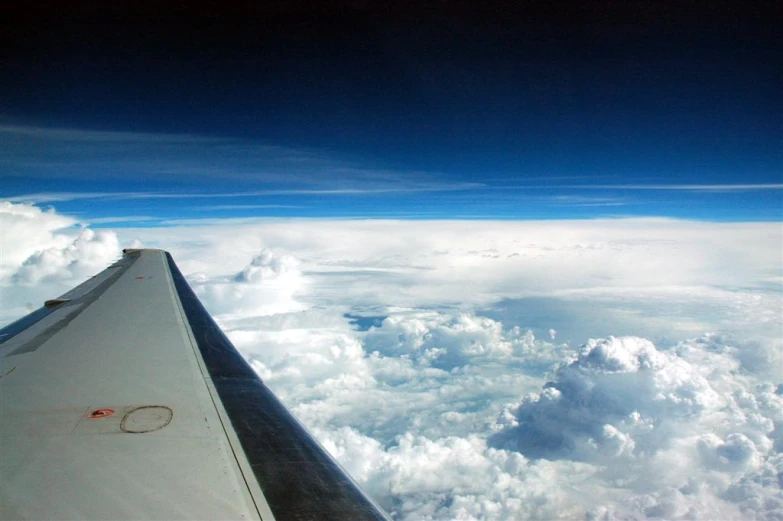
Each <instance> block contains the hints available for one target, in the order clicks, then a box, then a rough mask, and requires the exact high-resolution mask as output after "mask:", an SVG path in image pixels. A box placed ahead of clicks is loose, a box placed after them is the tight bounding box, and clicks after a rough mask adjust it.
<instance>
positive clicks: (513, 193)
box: [0, 1, 783, 220]
mask: <svg viewBox="0 0 783 521" xmlns="http://www.w3.org/2000/svg"><path fill="white" fill-rule="evenodd" d="M107 4H110V5H99V4H98V3H96V2H88V3H78V2H77V3H67V5H60V4H57V3H48V2H43V3H39V4H37V5H35V6H28V5H24V4H23V3H18V4H16V5H15V4H14V2H12V3H11V4H9V5H8V6H6V7H4V8H3V13H2V16H0V18H1V19H2V20H1V21H0V24H2V25H1V26H0V30H2V34H4V35H5V36H4V37H3V41H2V44H0V52H2V62H3V67H2V73H1V74H2V78H0V80H1V81H0V124H2V125H4V127H3V128H4V129H5V130H4V131H3V132H2V133H0V138H2V140H3V141H2V143H0V147H1V148H0V151H2V155H3V159H2V161H0V176H2V177H1V178H0V179H2V185H3V187H2V193H0V197H19V196H25V195H29V194H40V193H41V192H47V193H51V192H58V193H61V192H68V193H71V194H73V193H84V192H90V193H102V194H106V193H111V194H115V195H112V196H105V195H104V196H100V197H99V196H95V197H90V198H75V197H70V198H69V197H65V196H63V195H60V196H59V201H58V200H57V199H58V198H55V197H54V196H52V197H51V200H50V202H51V203H52V204H54V205H55V206H56V207H57V208H58V209H59V210H62V211H67V212H72V213H78V212H81V213H82V214H85V215H87V216H88V217H92V218H95V217H100V216H101V215H108V214H110V215H126V216H129V215H136V216H140V215H142V216H148V217H149V216H154V217H165V218H176V217H186V218H187V217H193V216H204V215H209V216H250V215H283V216H284V215H304V216H329V215H339V216H384V215H388V216H409V217H424V218H427V217H450V216H457V217H500V218H552V217H592V216H600V215H669V216H678V217H696V218H705V219H730V220H734V219H780V218H781V212H782V210H781V190H780V186H779V185H780V184H781V182H783V174H782V173H781V165H782V164H783V152H781V150H783V147H782V146H781V145H782V144H783V129H782V126H783V125H782V124H781V121H783V110H782V109H783V95H781V92H783V88H781V84H782V83H783V81H781V80H782V78H781V73H780V63H783V52H782V51H783V48H782V46H781V44H780V43H779V42H778V40H779V38H777V34H776V31H777V28H779V27H780V24H779V22H780V21H781V19H780V16H779V14H778V12H777V10H776V6H775V3H774V2H769V3H757V2H747V3H746V2H734V3H728V2H727V3H721V2H704V3H702V2H677V3H668V4H667V3H660V2H640V1H631V2H617V3H613V2H609V3H606V2H596V3H589V4H582V5H577V3H561V2H528V3H524V4H523V5H522V6H517V7H509V6H508V5H506V4H492V3H489V4H487V3H480V4H479V3H476V4H475V5H473V4H472V3H468V2H452V3H444V2H424V3H404V2H403V3H399V4H395V5H394V6H387V7H378V6H375V5H374V4H373V3H367V4H363V3H361V2H359V3H357V2H342V3H340V2H338V3H330V4H329V5H328V6H326V5H324V6H320V7H313V6H311V5H310V3H306V2H296V1H291V2H279V3H258V4H257V5H256V4H253V3H249V2H248V3H246V4H242V5H240V6H237V5H235V4H232V5H231V6H230V7H227V5H228V4H225V3H217V2H216V3H214V4H209V3H206V4H200V5H199V6H198V7H193V6H180V5H176V4H168V3H166V2H143V1H141V2H125V3H124V2H119V3H115V2H111V3H107ZM115 133H121V134H115ZM155 136H158V137H157V138H156V137H155ZM703 185H709V188H700V186H703ZM716 185H717V186H716ZM738 185H741V186H738ZM748 185H763V186H762V187H761V188H753V187H749V186H748ZM641 188H644V189H641ZM322 190H327V191H330V192H326V193H324V192H318V191H322ZM335 190H336V191H338V192H337V193H335V192H334V191H335ZM346 190H347V191H348V193H346ZM303 191H304V193H303ZM129 192H132V193H135V194H143V195H142V196H139V197H132V196H121V195H116V194H118V193H129ZM150 194H168V195H176V194H197V195H200V196H201V195H207V194H214V195H220V197H215V198H210V197H199V198H178V197H172V198H165V199H161V198H153V197H150ZM242 194H248V195H242ZM34 199H35V198H34ZM45 199H46V198H45V197H41V196H38V198H37V199H36V200H38V201H41V202H46V200H45Z"/></svg>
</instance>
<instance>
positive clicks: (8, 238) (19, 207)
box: [0, 201, 120, 322]
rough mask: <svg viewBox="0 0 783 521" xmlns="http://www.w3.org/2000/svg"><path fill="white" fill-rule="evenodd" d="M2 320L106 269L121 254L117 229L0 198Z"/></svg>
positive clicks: (20, 312)
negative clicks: (93, 225)
mask: <svg viewBox="0 0 783 521" xmlns="http://www.w3.org/2000/svg"><path fill="white" fill-rule="evenodd" d="M0 224H1V225H2V233H0V251H1V252H2V254H0V287H2V299H1V300H2V302H0V309H1V310H2V311H1V312H0V320H2V321H3V322H8V321H10V320H13V319H15V318H19V316H20V315H23V314H24V313H25V312H29V311H31V310H32V309H34V308H37V307H39V306H41V305H42V304H43V302H44V300H46V299H48V298H54V297H56V296H58V295H60V294H61V293H63V292H65V291H67V290H68V289H70V288H71V287H73V286H75V285H77V284H79V283H81V282H83V281H84V280H85V279H87V278H88V277H90V276H92V275H94V274H96V273H97V272H99V271H101V270H103V269H104V268H105V267H106V266H108V265H109V264H110V263H111V262H113V261H114V260H115V259H117V258H118V257H119V255H120V245H119V241H118V239H117V235H116V234H115V233H114V232H113V231H104V230H101V231H95V230H92V229H89V228H83V227H79V226H77V224H78V223H77V222H76V220H74V219H72V218H70V217H66V216H63V215H61V214H58V213H56V212H55V211H54V210H51V209H50V210H42V209H40V208H38V207H37V206H33V205H30V204H15V203H11V202H8V201H0Z"/></svg>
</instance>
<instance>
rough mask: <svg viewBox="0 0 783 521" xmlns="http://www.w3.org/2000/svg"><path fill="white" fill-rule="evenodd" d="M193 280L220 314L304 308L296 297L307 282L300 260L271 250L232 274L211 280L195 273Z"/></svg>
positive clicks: (257, 312) (264, 251)
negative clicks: (301, 269) (300, 268)
mask: <svg viewBox="0 0 783 521" xmlns="http://www.w3.org/2000/svg"><path fill="white" fill-rule="evenodd" d="M190 279H191V281H192V282H193V284H194V286H195V291H196V293H197V294H198V295H199V297H201V298H203V299H204V300H205V301H206V302H207V305H208V307H209V309H210V311H211V312H212V313H216V314H218V315H222V314H230V315H239V316H246V315H249V316H261V315H272V314H275V313H286V312H290V311H298V310H301V309H304V308H305V306H304V305H303V304H301V303H300V302H298V301H297V300H296V299H295V295H296V294H297V293H299V292H301V291H302V289H303V287H304V284H305V279H304V277H303V276H302V273H301V271H300V270H299V262H298V261H297V259H296V258H294V257H292V256H290V255H283V254H279V253H276V252H274V251H272V250H269V249H264V250H263V251H261V253H259V254H258V255H256V256H255V257H253V259H252V260H251V261H250V263H249V264H247V265H246V266H245V267H244V268H242V270H241V271H239V272H238V273H235V274H233V275H232V276H230V277H227V278H226V277H218V278H212V279H211V278H209V277H208V276H207V275H205V274H204V273H196V274H193V275H191V276H190Z"/></svg>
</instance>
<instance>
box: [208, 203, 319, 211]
mask: <svg viewBox="0 0 783 521" xmlns="http://www.w3.org/2000/svg"><path fill="white" fill-rule="evenodd" d="M266 208H307V206H302V205H297V204H216V205H213V206H196V207H194V210H256V209H258V210H262V209H266Z"/></svg>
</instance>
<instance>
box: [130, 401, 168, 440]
mask: <svg viewBox="0 0 783 521" xmlns="http://www.w3.org/2000/svg"><path fill="white" fill-rule="evenodd" d="M172 417H174V411H172V410H171V409H169V408H168V407H166V406H165V405H143V406H141V407H136V408H135V409H133V410H131V411H129V412H128V413H127V414H126V415H125V416H123V417H122V421H121V422H120V429H121V430H122V432H127V433H131V434H140V433H144V432H153V431H157V430H160V429H162V428H163V427H165V426H166V425H168V424H169V423H171V418H172Z"/></svg>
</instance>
